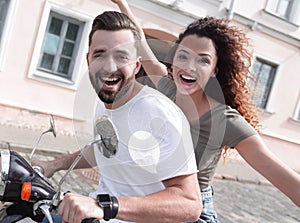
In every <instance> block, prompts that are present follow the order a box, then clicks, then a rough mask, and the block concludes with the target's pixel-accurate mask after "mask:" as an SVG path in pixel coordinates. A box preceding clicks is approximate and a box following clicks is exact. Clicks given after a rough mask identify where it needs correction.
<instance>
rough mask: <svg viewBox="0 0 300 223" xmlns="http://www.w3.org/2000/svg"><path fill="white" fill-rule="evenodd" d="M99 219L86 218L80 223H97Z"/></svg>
mask: <svg viewBox="0 0 300 223" xmlns="http://www.w3.org/2000/svg"><path fill="white" fill-rule="evenodd" d="M99 222H100V221H99V219H96V218H86V219H83V220H82V221H81V223H99Z"/></svg>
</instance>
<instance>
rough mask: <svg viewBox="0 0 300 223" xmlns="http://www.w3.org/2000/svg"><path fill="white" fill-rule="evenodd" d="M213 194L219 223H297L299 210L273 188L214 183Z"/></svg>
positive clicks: (217, 181)
mask: <svg viewBox="0 0 300 223" xmlns="http://www.w3.org/2000/svg"><path fill="white" fill-rule="evenodd" d="M214 191H215V195H214V201H215V208H216V210H217V213H218V216H219V219H220V222H221V223H233V222H234V223H262V222H268V223H299V222H300V208H298V207H297V206H296V205H295V204H294V203H292V201H290V200H289V198H287V197H286V196H285V195H284V194H283V193H281V192H280V191H279V190H278V189H277V188H275V187H274V186H271V185H258V184H253V183H242V182H237V181H230V180H215V182H214Z"/></svg>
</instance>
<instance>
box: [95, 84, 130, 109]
mask: <svg viewBox="0 0 300 223" xmlns="http://www.w3.org/2000/svg"><path fill="white" fill-rule="evenodd" d="M130 86H131V84H127V85H125V86H122V88H121V89H120V90H119V91H117V92H111V91H106V90H103V89H100V91H99V92H98V98H99V99H100V100H101V101H102V102H104V103H106V104H113V103H115V102H117V101H118V100H120V99H121V98H122V97H123V96H124V95H126V93H127V92H128V90H129V88H130Z"/></svg>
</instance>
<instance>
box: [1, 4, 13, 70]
mask: <svg viewBox="0 0 300 223" xmlns="http://www.w3.org/2000/svg"><path fill="white" fill-rule="evenodd" d="M8 4H9V5H8V9H7V13H6V18H5V22H4V26H3V30H2V35H1V37H0V39H1V40H0V71H2V70H3V68H4V61H5V56H6V52H7V48H8V42H9V40H10V38H9V37H10V34H11V30H12V27H13V25H9V24H14V23H13V20H14V16H15V11H16V4H17V0H10V1H9V3H8Z"/></svg>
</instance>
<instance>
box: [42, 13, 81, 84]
mask: <svg viewBox="0 0 300 223" xmlns="http://www.w3.org/2000/svg"><path fill="white" fill-rule="evenodd" d="M83 25H84V24H83V23H82V22H80V21H78V20H75V19H71V18H67V17H64V16H62V15H59V14H57V13H55V12H51V13H50V17H49V20H48V24H47V30H46V33H45V36H44V42H43V46H42V52H41V56H40V61H39V65H38V69H39V70H42V71H46V72H50V73H52V74H53V75H57V76H61V77H64V78H66V79H68V80H72V73H73V68H74V62H75V60H76V58H75V57H76V55H77V51H78V45H79V43H80V40H81V36H82V27H83ZM78 40H79V41H78Z"/></svg>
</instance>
